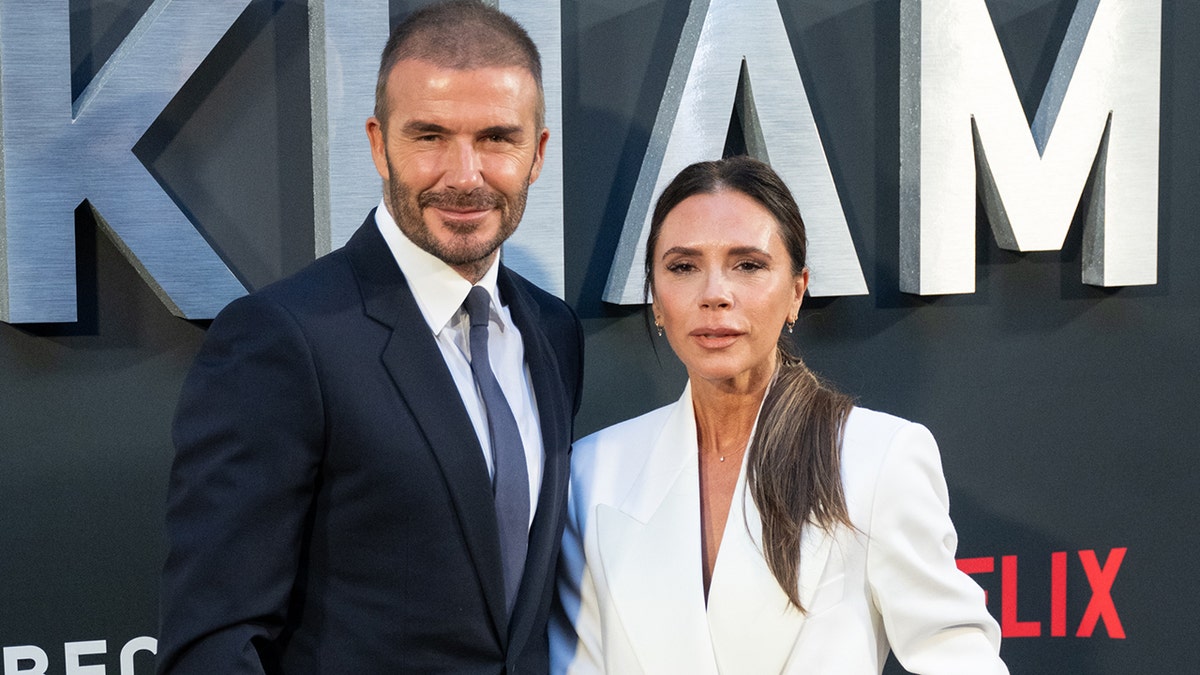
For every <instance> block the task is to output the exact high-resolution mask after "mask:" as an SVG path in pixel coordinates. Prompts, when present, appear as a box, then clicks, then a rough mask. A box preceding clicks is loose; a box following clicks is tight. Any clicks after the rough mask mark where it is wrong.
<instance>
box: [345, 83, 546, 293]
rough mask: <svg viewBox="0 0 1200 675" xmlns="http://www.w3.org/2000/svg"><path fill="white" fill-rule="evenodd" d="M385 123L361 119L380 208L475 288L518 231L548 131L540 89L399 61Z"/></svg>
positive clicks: (523, 84)
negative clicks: (380, 190) (379, 184)
mask: <svg viewBox="0 0 1200 675" xmlns="http://www.w3.org/2000/svg"><path fill="white" fill-rule="evenodd" d="M387 96H388V106H387V109H388V120H387V131H386V133H384V129H383V126H382V125H381V124H380V121H379V120H377V119H376V118H374V117H372V118H371V119H369V120H367V135H368V137H369V138H370V141H371V155H372V158H373V159H374V160H375V168H376V169H377V170H378V171H379V175H380V176H382V177H383V181H384V203H385V204H386V205H387V207H388V211H389V212H390V213H391V214H392V217H393V218H395V220H396V223H397V224H398V225H399V226H400V229H401V230H402V231H403V232H404V234H405V235H407V236H408V238H409V239H411V240H412V241H413V242H414V243H416V244H417V245H418V246H420V247H421V248H422V249H424V250H426V251H428V252H429V253H431V254H433V255H435V256H437V257H438V258H440V259H442V260H443V261H445V262H446V263H447V264H449V265H450V266H451V267H454V268H455V269H456V270H458V272H459V274H462V275H463V276H464V277H466V278H467V279H468V280H470V281H476V280H478V278H479V277H480V276H482V274H483V272H484V271H486V270H487V268H488V266H489V265H490V264H491V262H492V260H493V259H494V256H495V253H496V250H497V249H498V248H499V246H500V244H502V243H503V242H504V240H505V239H507V238H508V236H509V235H511V234H512V233H513V231H514V230H516V229H517V224H518V223H519V222H520V221H521V215H522V214H523V213H524V211H525V197H526V194H527V193H528V190H529V185H530V184H531V183H533V182H534V181H535V180H537V177H538V174H539V173H540V172H541V169H542V161H543V158H544V153H545V150H546V140H547V139H548V138H549V135H550V134H549V131H548V130H546V129H539V128H538V127H537V126H536V123H535V117H536V111H537V106H538V90H537V83H536V82H535V81H534V79H533V76H532V75H531V74H529V72H528V71H526V70H524V69H523V68H518V67H503V68H501V67H487V68H478V69H473V70H451V69H446V68H440V67H438V66H436V65H434V64H432V63H430V62H427V61H420V60H413V59H410V60H405V61H400V62H398V63H397V64H396V66H395V67H394V68H393V69H392V72H391V74H390V75H389V77H388V86H387Z"/></svg>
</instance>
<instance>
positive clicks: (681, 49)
mask: <svg viewBox="0 0 1200 675" xmlns="http://www.w3.org/2000/svg"><path fill="white" fill-rule="evenodd" d="M743 64H744V68H745V73H746V76H747V77H748V79H749V83H748V84H750V85H751V86H747V87H745V89H744V92H745V94H746V97H747V98H746V99H745V100H743V101H740V102H739V101H736V100H735V99H736V95H737V91H738V82H739V79H740V77H741V75H742V72H743ZM735 105H737V106H740V107H741V109H742V111H743V113H749V114H744V116H743V124H744V125H745V126H746V127H747V128H746V136H747V140H748V145H749V149H750V151H751V152H752V153H753V154H755V155H756V156H757V157H759V158H760V159H763V160H766V161H769V162H770V163H771V165H772V166H773V167H774V168H775V170H776V171H778V172H779V174H780V175H781V176H782V177H783V179H784V180H785V181H787V183H788V186H789V187H790V188H791V189H792V191H793V194H794V195H795V197H796V201H797V203H798V204H799V206H800V210H801V212H802V214H803V215H804V221H805V223H806V225H807V226H808V239H809V268H810V269H811V270H812V280H811V283H810V285H809V293H810V294H811V295H814V296H832V295H863V294H866V292H867V285H866V281H865V280H864V278H863V274H862V268H861V266H860V265H859V261H858V255H857V253H856V252H855V250H854V244H853V242H852V241H851V238H850V231H849V228H848V226H847V224H846V216H845V213H844V212H843V210H842V205H841V201H840V199H839V198H838V193H837V188H836V186H835V185H834V182H833V176H832V174H831V172H830V169H829V165H828V162H827V160H826V157H825V149H824V145H823V144H822V142H821V137H820V136H819V134H818V133H817V126H816V122H815V121H814V120H813V114H812V109H811V108H810V106H809V103H808V96H807V94H806V93H805V89H804V82H803V81H802V79H801V77H800V71H799V68H798V67H797V66H796V61H795V57H794V55H793V53H792V48H791V42H790V40H789V38H788V35H787V31H786V29H785V27H784V24H783V17H782V16H781V15H780V13H779V6H778V5H777V4H776V0H724V1H717V2H712V1H711V0H693V2H692V4H691V8H690V13H689V14H688V17H687V20H686V22H685V24H684V27H683V33H682V35H681V36H680V39H679V46H678V48H677V50H676V52H675V57H674V61H673V62H672V65H671V72H670V75H669V76H668V79H667V86H666V90H665V91H664V92H663V97H662V103H661V104H660V105H659V110H658V116H657V118H656V119H655V122H654V129H653V131H652V133H651V136H650V142H649V147H647V149H646V154H645V157H644V158H643V161H642V167H641V171H640V172H639V174H638V179H637V184H636V186H635V188H634V192H633V197H632V199H631V203H630V206H629V211H628V215H627V216H626V219H625V225H624V229H623V230H622V232H621V239H620V242H619V243H618V246H617V252H616V255H615V256H614V260H613V264H612V269H611V270H610V272H609V277H608V284H607V287H606V288H605V291H604V300H605V301H607V302H611V303H616V304H624V305H631V304H641V303H643V302H644V301H645V300H644V298H643V297H642V280H643V269H644V267H643V259H644V256H645V250H646V237H647V235H648V233H649V222H650V215H651V212H652V209H653V203H654V200H655V199H656V198H657V196H658V194H659V193H660V192H661V191H662V189H663V188H664V187H665V186H666V184H667V183H668V182H670V180H671V179H672V178H674V176H675V174H677V173H678V172H679V171H680V170H681V169H683V168H684V167H685V166H687V165H688V164H691V163H693V162H696V161H701V160H710V159H717V158H719V157H720V156H721V153H722V150H723V149H724V146H725V137H726V132H727V131H728V128H729V118H730V114H731V113H732V111H733V109H734V106H735Z"/></svg>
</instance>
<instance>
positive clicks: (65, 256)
mask: <svg viewBox="0 0 1200 675" xmlns="http://www.w3.org/2000/svg"><path fill="white" fill-rule="evenodd" d="M248 2H249V0H208V1H207V2H178V1H172V0H156V1H155V2H154V3H153V4H152V5H151V6H150V8H149V9H148V10H147V11H146V13H145V15H144V16H143V17H142V18H141V20H140V21H139V22H138V23H137V25H136V26H135V27H134V29H133V31H132V32H131V33H130V34H129V36H128V37H127V38H126V39H125V41H124V42H123V43H122V44H121V46H120V47H119V48H118V49H117V50H116V52H115V53H113V55H112V57H111V58H109V60H108V62H107V63H106V64H105V66H104V67H103V68H102V69H101V71H100V72H99V73H98V74H97V75H96V77H95V78H94V79H93V80H92V83H91V84H90V85H89V86H88V87H87V89H86V90H85V91H84V93H83V94H82V95H81V96H80V97H79V100H78V101H75V102H74V103H72V101H71V67H70V45H69V40H70V17H69V8H68V2H67V0H52V1H51V0H47V1H46V2H41V3H38V7H37V9H36V10H35V9H31V8H30V6H29V4H28V3H25V2H20V1H19V0H0V91H2V92H3V93H2V94H0V106H2V108H0V109H2V112H0V122H2V124H3V131H2V133H0V142H2V143H3V159H2V160H0V192H2V197H0V204H2V206H0V209H2V210H0V320H3V321H7V322H10V323H30V322H69V321H74V320H75V316H76V309H75V295H76V292H75V243H74V225H73V223H74V215H73V214H74V210H75V207H76V206H78V205H79V204H80V202H81V201H83V200H84V199H85V198H86V199H88V200H89V201H90V203H91V204H92V206H93V208H94V209H95V211H96V214H97V220H98V221H99V222H100V223H101V226H102V227H104V228H105V229H106V230H107V231H108V233H109V234H110V236H111V237H112V239H113V240H114V241H115V242H116V244H117V246H118V248H120V249H121V251H122V252H123V253H124V254H125V256H126V257H127V258H128V259H129V261H130V262H131V263H132V264H133V266H134V267H135V268H136V269H137V270H138V271H139V273H140V274H141V275H142V277H143V278H144V279H145V280H146V282H147V283H148V284H149V285H150V286H151V287H152V288H153V289H154V290H155V292H156V293H157V294H158V296H159V298H160V299H162V301H163V302H164V303H165V304H166V305H167V306H168V307H169V308H170V309H171V311H173V312H174V313H176V314H178V315H181V316H185V317H189V318H191V317H196V318H203V317H211V316H213V314H215V313H216V311H217V310H218V309H220V308H221V307H222V306H223V305H224V304H225V303H227V302H228V301H229V300H230V299H232V298H234V297H236V296H237V295H239V294H241V293H244V292H245V290H244V289H243V288H242V285H241V284H240V283H239V282H238V281H237V279H236V278H234V276H233V274H232V273H231V272H230V271H229V268H228V267H226V265H225V263H224V262H222V261H221V259H220V257H218V256H217V254H216V253H215V252H214V251H213V249H212V248H211V247H210V246H209V245H208V243H207V242H205V240H204V237H202V236H201V235H200V233H199V232H198V231H197V230H196V228H195V227H193V226H192V224H191V223H190V222H189V221H188V219H187V216H185V215H184V214H183V213H182V212H181V211H180V210H179V208H178V207H177V206H176V205H175V203H174V202H173V201H172V200H171V198H170V197H169V196H168V195H167V194H166V193H165V192H164V191H163V190H162V188H161V187H160V186H159V185H158V183H157V182H156V181H155V179H154V177H153V176H152V175H151V174H150V173H149V172H148V171H147V170H146V168H145V167H144V166H143V165H142V164H141V162H139V161H138V159H137V158H136V157H135V156H134V154H133V152H132V151H131V148H133V146H134V144H135V143H137V141H138V139H139V138H140V137H141V136H142V134H144V133H145V131H146V129H147V128H148V127H149V126H150V124H151V123H153V122H154V120H155V118H156V117H157V116H158V115H159V114H160V113H161V112H162V110H163V108H165V107H166V105H167V103H168V102H169V101H170V100H171V98H172V97H173V96H174V95H175V94H176V93H177V92H178V91H179V89H180V87H182V86H183V84H184V82H186V81H187V79H188V77H190V76H191V74H192V73H193V72H194V71H195V70H196V68H197V66H199V64H200V62H201V61H202V60H203V59H204V57H205V56H207V55H208V53H209V52H210V51H211V50H212V48H213V47H214V46H215V45H216V43H217V41H218V40H220V38H221V36H223V35H224V34H225V32H226V31H227V30H228V29H229V27H230V26H231V25H232V24H233V22H234V20H235V19H237V17H238V16H239V15H240V14H241V12H242V10H244V9H245V7H246V5H247V4H248Z"/></svg>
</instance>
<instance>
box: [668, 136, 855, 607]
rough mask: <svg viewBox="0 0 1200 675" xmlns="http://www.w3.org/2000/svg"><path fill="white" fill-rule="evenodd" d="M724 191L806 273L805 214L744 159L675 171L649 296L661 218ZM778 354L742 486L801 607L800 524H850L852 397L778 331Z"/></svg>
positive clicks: (780, 185) (773, 563) (769, 553)
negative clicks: (737, 196)
mask: <svg viewBox="0 0 1200 675" xmlns="http://www.w3.org/2000/svg"><path fill="white" fill-rule="evenodd" d="M726 190H729V191H734V192H740V193H742V194H744V195H746V196H747V197H750V198H751V199H753V200H754V201H756V202H758V203H759V204H760V205H761V206H762V207H763V208H765V209H766V210H767V211H768V212H769V213H770V214H771V216H772V217H774V219H775V222H776V223H778V225H779V235H780V238H781V239H782V240H783V244H784V247H785V248H786V249H787V251H788V255H789V256H790V257H791V260H792V273H793V274H801V273H802V272H803V271H804V268H805V256H806V253H807V250H808V240H807V237H806V236H805V232H804V220H803V219H802V218H801V217H800V209H799V207H797V206H796V200H795V199H794V198H793V197H792V193H791V191H790V190H788V187H787V185H786V184H784V182H783V179H781V178H780V177H779V174H777V173H775V171H774V170H773V169H772V168H771V167H770V166H768V165H767V164H765V163H763V162H760V161H758V160H756V159H753V158H750V157H745V156H738V157H729V158H726V159H722V160H719V161H714V162H699V163H697V164H692V165H691V166H689V167H687V168H686V169H684V170H683V171H681V172H679V175H678V176H676V177H675V179H674V180H672V181H671V183H670V184H669V185H667V187H666V188H665V189H664V190H663V192H662V194H661V195H660V196H659V198H658V202H657V203H656V204H655V206H654V214H653V216H652V217H651V219H650V233H649V236H648V237H647V240H646V285H645V292H646V298H647V300H649V298H650V292H651V290H652V288H653V285H654V247H655V245H656V244H657V242H658V237H659V234H660V233H661V232H662V225H663V221H665V220H666V218H667V214H669V213H670V212H671V211H672V210H674V208H675V207H676V206H678V205H679V204H680V203H681V202H683V200H685V199H687V198H688V197H692V196H694V195H698V194H713V193H717V192H721V191H726ZM781 328H782V327H781ZM778 360H779V366H778V371H777V373H776V375H775V381H774V383H773V384H772V385H771V387H770V389H769V390H768V392H767V395H766V399H765V400H764V401H763V405H762V412H761V413H760V414H759V419H758V427H757V430H756V431H755V434H754V438H753V439H752V440H751V442H750V449H749V452H748V454H747V456H746V462H747V466H746V482H747V489H748V491H749V492H750V495H751V496H752V498H753V499H754V505H755V506H756V507H757V508H758V511H759V514H760V515H761V516H762V524H763V532H762V534H763V553H764V554H765V556H766V559H767V566H768V567H769V568H770V569H771V573H772V574H774V575H775V579H776V581H778V582H779V585H780V587H781V588H783V590H784V592H785V593H787V596H788V599H789V600H791V602H792V604H793V605H795V606H796V607H797V608H798V609H800V610H801V611H804V608H803V607H802V606H801V604H800V588H799V570H800V533H801V530H802V529H803V527H804V525H805V524H806V523H812V524H814V525H816V526H817V527H820V528H822V529H825V530H830V529H832V528H833V527H834V526H836V525H838V524H844V525H846V526H848V527H853V525H852V524H851V522H850V514H849V511H848V509H847V507H846V495H845V493H844V492H843V490H842V479H841V443H842V429H843V427H844V426H845V423H846V418H847V417H848V416H849V414H850V410H851V408H853V407H854V401H853V400H852V399H851V398H850V397H849V396H846V395H845V394H842V393H840V392H837V391H835V390H833V389H832V388H830V387H829V386H828V385H826V384H825V383H824V382H823V381H822V380H821V379H820V378H819V377H817V375H816V374H814V373H813V372H812V371H811V370H809V369H808V366H806V365H804V362H803V361H802V360H801V359H800V357H799V356H797V355H796V354H795V353H794V352H793V351H792V348H791V343H790V340H788V339H787V338H785V337H784V336H783V334H782V332H781V334H780V339H779V346H778Z"/></svg>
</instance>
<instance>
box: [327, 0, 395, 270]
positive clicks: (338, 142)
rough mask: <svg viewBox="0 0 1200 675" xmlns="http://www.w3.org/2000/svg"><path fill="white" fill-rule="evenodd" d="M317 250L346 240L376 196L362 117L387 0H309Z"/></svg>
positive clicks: (370, 100)
mask: <svg viewBox="0 0 1200 675" xmlns="http://www.w3.org/2000/svg"><path fill="white" fill-rule="evenodd" d="M308 17H309V18H308V36H309V37H308V45H309V78H310V82H311V87H310V91H311V92H312V94H311V95H312V142H313V211H314V214H315V218H316V221H315V222H314V223H313V230H314V231H313V234H314V237H313V239H314V241H315V243H316V251H314V253H315V254H316V255H323V254H325V253H328V252H330V251H332V250H333V249H335V248H337V247H339V246H341V245H342V244H344V243H346V240H347V239H349V238H350V235H352V234H354V230H355V229H357V228H358V226H359V225H360V224H362V220H363V217H364V216H366V214H367V212H368V211H370V210H371V209H373V208H375V206H376V205H377V204H378V203H379V185H380V180H379V174H378V173H376V172H375V164H374V163H372V162H371V145H370V144H369V143H368V142H367V132H366V129H365V123H366V120H367V118H368V117H370V116H371V114H372V113H373V112H374V110H373V108H374V103H375V79H376V74H377V73H378V72H379V53H380V52H381V51H383V46H384V43H386V42H387V38H388V3H387V0H309V12H308Z"/></svg>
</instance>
